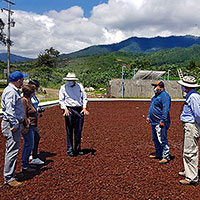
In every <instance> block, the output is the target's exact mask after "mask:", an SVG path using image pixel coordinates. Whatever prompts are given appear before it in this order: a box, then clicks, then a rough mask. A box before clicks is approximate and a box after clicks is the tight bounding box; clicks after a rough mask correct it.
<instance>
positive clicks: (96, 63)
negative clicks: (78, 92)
mask: <svg viewBox="0 0 200 200" xmlns="http://www.w3.org/2000/svg"><path fill="white" fill-rule="evenodd" d="M199 55H200V45H193V46H191V47H188V48H172V49H167V50H160V51H156V52H151V53H150V52H149V53H147V52H146V53H130V52H127V51H124V50H123V51H117V52H111V53H106V54H103V55H92V56H81V57H76V58H63V57H60V56H59V52H58V51H56V50H55V49H54V48H50V49H46V50H45V51H44V53H41V54H40V55H39V56H38V58H37V60H35V61H32V62H27V63H20V64H12V66H11V71H14V70H16V69H17V70H21V71H23V72H26V73H28V74H29V76H30V78H35V79H38V80H39V81H40V82H41V85H42V86H44V87H51V88H59V87H60V85H61V84H63V83H64V82H63V77H65V76H66V74H67V73H68V72H70V71H73V72H75V73H76V74H77V76H78V77H79V79H80V82H82V83H83V85H84V86H85V87H90V86H92V87H95V88H100V87H104V88H105V87H106V85H107V84H108V81H109V80H111V79H113V78H121V71H122V66H123V65H125V66H126V68H125V70H124V73H125V76H124V77H125V78H126V79H131V78H132V77H133V75H134V71H137V70H139V69H142V70H144V69H148V70H165V71H166V72H167V71H168V70H170V79H178V74H177V69H178V68H181V69H182V71H183V73H184V75H187V74H188V75H189V74H190V75H194V76H196V77H197V78H198V79H199V76H200V74H199V72H200V56H199ZM0 68H1V69H3V68H6V63H1V64H0Z"/></svg>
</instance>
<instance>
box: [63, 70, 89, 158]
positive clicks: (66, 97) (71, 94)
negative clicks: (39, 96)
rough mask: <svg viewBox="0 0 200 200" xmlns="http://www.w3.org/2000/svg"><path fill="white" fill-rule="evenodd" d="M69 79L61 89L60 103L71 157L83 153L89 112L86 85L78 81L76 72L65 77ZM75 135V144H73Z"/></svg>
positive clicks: (68, 151)
mask: <svg viewBox="0 0 200 200" xmlns="http://www.w3.org/2000/svg"><path fill="white" fill-rule="evenodd" d="M64 80H66V81H67V83H66V84H65V85H62V86H61V88H60V91H59V104H60V106H61V109H63V110H64V114H63V116H65V126H66V132H67V153H68V155H69V156H70V157H74V156H76V155H83V151H81V132H82V127H83V121H84V115H88V114H89V112H88V111H87V109H86V106H87V96H86V93H85V90H84V87H83V86H82V85H81V84H80V83H76V81H77V80H78V78H76V75H75V73H68V74H67V76H66V77H65V78H64ZM73 135H74V146H73Z"/></svg>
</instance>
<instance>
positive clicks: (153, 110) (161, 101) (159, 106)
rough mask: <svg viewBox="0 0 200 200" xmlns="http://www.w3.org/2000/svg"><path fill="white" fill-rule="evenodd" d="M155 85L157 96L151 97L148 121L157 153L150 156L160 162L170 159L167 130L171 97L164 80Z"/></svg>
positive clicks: (164, 162)
mask: <svg viewBox="0 0 200 200" xmlns="http://www.w3.org/2000/svg"><path fill="white" fill-rule="evenodd" d="M152 86H154V93H155V96H154V97H153V98H152V99H151V104H150V107H149V112H148V115H147V123H149V124H151V134H152V140H153V142H154V145H155V153H152V154H150V156H149V157H150V158H154V159H160V161H159V163H160V164H166V163H168V162H169V161H170V153H169V144H168V140H167V130H168V128H169V126H170V115H169V111H170V105H171V97H170V95H169V94H168V93H167V92H166V91H165V89H164V83H163V81H157V82H156V83H155V84H152Z"/></svg>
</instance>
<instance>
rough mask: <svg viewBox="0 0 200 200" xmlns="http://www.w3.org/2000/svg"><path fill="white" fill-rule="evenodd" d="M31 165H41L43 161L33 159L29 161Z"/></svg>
mask: <svg viewBox="0 0 200 200" xmlns="http://www.w3.org/2000/svg"><path fill="white" fill-rule="evenodd" d="M31 164H33V165H43V164H44V161H42V160H40V159H39V158H36V159H33V160H32V161H31Z"/></svg>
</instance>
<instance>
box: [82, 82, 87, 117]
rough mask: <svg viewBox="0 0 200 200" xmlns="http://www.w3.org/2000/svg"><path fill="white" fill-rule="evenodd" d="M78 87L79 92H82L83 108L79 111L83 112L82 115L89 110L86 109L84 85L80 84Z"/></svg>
mask: <svg viewBox="0 0 200 200" xmlns="http://www.w3.org/2000/svg"><path fill="white" fill-rule="evenodd" d="M80 87H81V92H82V96H83V110H82V111H81V113H84V115H89V112H88V110H87V109H86V107H87V102H88V99H87V94H86V92H85V89H84V87H83V86H82V85H81V84H80Z"/></svg>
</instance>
